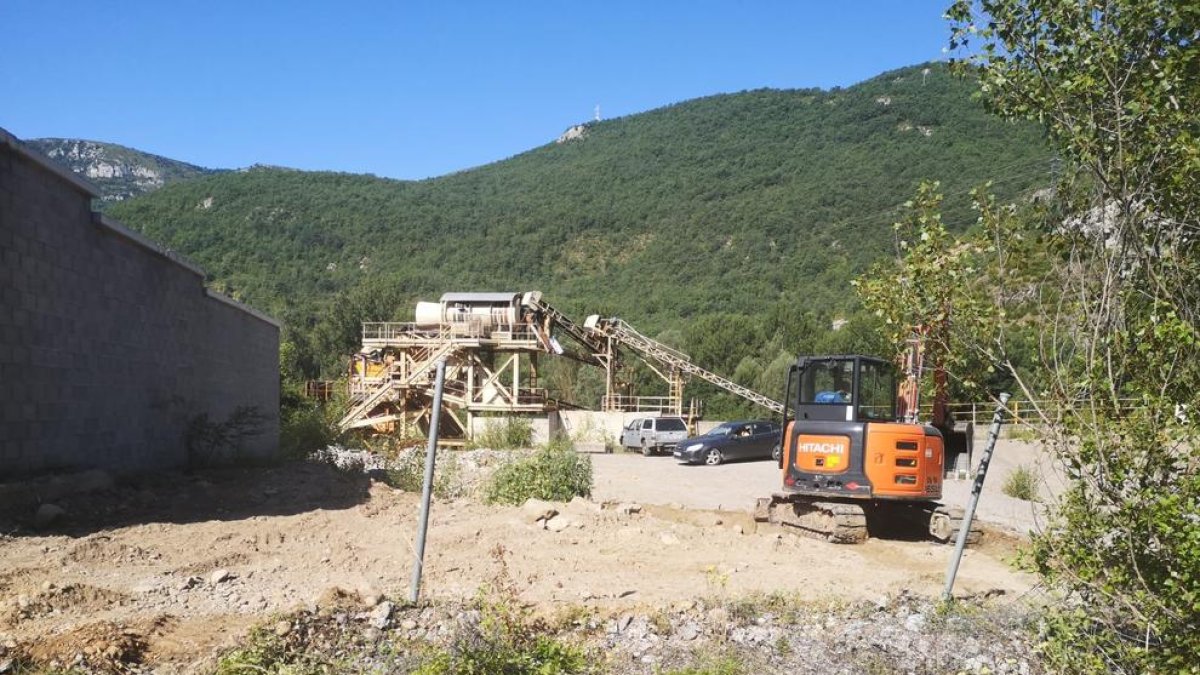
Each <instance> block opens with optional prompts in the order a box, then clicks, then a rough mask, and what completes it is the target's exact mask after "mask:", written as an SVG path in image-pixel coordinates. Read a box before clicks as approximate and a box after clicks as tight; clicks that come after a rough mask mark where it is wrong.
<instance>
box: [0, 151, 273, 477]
mask: <svg viewBox="0 0 1200 675" xmlns="http://www.w3.org/2000/svg"><path fill="white" fill-rule="evenodd" d="M94 195H95V192H94V188H91V186H90V185H88V184H87V183H85V182H83V181H82V180H80V179H78V178H76V177H74V176H73V175H72V174H70V173H69V172H67V171H66V170H65V169H59V168H58V167H57V166H56V165H53V164H52V163H50V160H48V159H46V158H44V157H41V156H40V155H37V154H36V152H35V151H32V150H28V149H26V148H24V146H22V145H21V144H20V142H19V141H17V140H16V139H15V138H13V137H12V136H11V135H10V134H8V133H7V132H5V131H4V130H2V129H0V480H4V479H6V478H10V477H15V476H21V475H27V474H35V473H41V472H46V471H53V470H74V469H87V468H104V469H109V470H115V471H130V470H145V469H159V468H167V467H177V466H181V465H183V464H185V463H187V462H188V459H189V458H188V456H187V450H186V443H185V436H186V433H187V429H188V426H189V424H190V423H191V422H192V420H194V419H196V418H197V417H198V416H200V415H207V416H208V417H209V419H210V420H213V421H216V422H221V421H224V420H226V419H227V418H228V416H229V415H230V413H232V412H233V411H234V410H235V409H237V408H238V407H240V406H251V407H254V408H257V409H258V411H259V412H260V413H261V414H263V415H264V416H265V417H266V418H267V419H266V420H265V422H264V424H263V425H262V427H261V432H262V433H261V434H260V435H258V436H255V437H254V438H252V439H250V440H249V442H247V443H246V444H245V445H244V447H243V448H242V449H243V450H244V451H245V452H246V453H247V454H249V455H252V456H258V457H263V456H268V455H271V454H273V453H274V452H276V451H277V448H278V438H279V422H278V410H279V324H278V323H277V322H275V321H274V320H272V319H270V318H269V317H266V316H264V315H262V314H259V313H258V312H255V311H253V310H251V309H249V308H247V307H244V306H241V305H238V304H237V303H234V302H232V301H230V300H228V299H225V298H223V297H221V296H218V295H216V294H214V293H211V292H209V291H207V290H206V289H205V288H204V283H203V282H204V275H203V272H202V271H201V270H199V269H197V268H196V267H195V266H193V265H190V264H188V263H186V262H185V261H181V260H178V259H176V258H175V257H174V256H172V255H171V254H170V253H168V252H166V251H165V250H163V249H161V248H159V247H158V246H156V245H155V244H153V243H151V242H149V241H146V240H145V239H144V238H142V237H141V236H140V235H138V234H136V233H133V232H130V231H128V230H126V229H125V228H123V227H122V226H121V225H120V224H119V223H115V222H113V221H111V220H109V219H107V218H105V217H102V216H100V215H99V214H96V213H93V212H92V210H91V200H92V197H93V196H94Z"/></svg>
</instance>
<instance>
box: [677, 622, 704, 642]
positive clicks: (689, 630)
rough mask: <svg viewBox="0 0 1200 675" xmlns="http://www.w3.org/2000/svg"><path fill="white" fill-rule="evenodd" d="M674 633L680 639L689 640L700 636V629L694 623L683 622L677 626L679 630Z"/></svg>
mask: <svg viewBox="0 0 1200 675" xmlns="http://www.w3.org/2000/svg"><path fill="white" fill-rule="evenodd" d="M676 635H678V636H679V639H680V640H683V641H685V642H691V641H692V640H695V639H696V638H698V637H700V629H699V628H697V627H696V624H694V623H685V624H683V626H681V627H680V628H679V631H678V632H677V633H676Z"/></svg>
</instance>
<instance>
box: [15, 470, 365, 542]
mask: <svg viewBox="0 0 1200 675" xmlns="http://www.w3.org/2000/svg"><path fill="white" fill-rule="evenodd" d="M370 485H371V479H370V477H368V476H367V475H365V474H363V473H362V472H361V471H355V472H351V471H339V470H338V469H337V468H336V467H334V466H332V465H329V464H325V463H319V462H289V463H285V464H280V465H276V466H267V467H238V468H222V469H207V470H203V471H195V472H189V473H178V472H172V473H154V474H143V475H139V476H132V477H128V478H123V479H121V480H118V481H116V482H115V484H112V483H110V484H109V485H107V486H104V487H103V488H102V489H98V490H79V491H75V492H74V493H72V492H70V491H67V492H65V493H64V492H63V491H59V494H52V493H51V492H50V491H49V490H47V484H46V483H45V482H44V481H43V482H42V483H33V482H31V483H27V484H20V483H10V484H5V485H0V488H3V490H2V492H3V493H4V494H3V497H4V498H3V499H0V534H3V535H8V536H13V537H20V536H45V535H47V534H61V535H67V536H73V537H80V536H86V535H88V534H91V533H93V532H97V531H101V530H108V529H113V528H119V527H127V526H131V525H142V524H148V523H194V522H203V521H209V520H218V521H233V520H245V519H247V518H253V517H255V516H287V515H294V514H298V513H305V512H308V511H315V510H339V509H348V508H352V507H354V506H357V505H359V504H362V503H364V502H366V501H367V499H368V498H369V489H370ZM47 503H50V504H53V506H55V507H58V508H60V509H62V510H63V511H64V512H65V513H63V514H62V515H61V516H60V517H58V518H56V519H54V521H53V522H52V523H51V524H49V525H46V526H43V527H41V528H37V527H35V520H36V514H37V512H38V509H39V508H40V507H41V506H42V505H43V504H47Z"/></svg>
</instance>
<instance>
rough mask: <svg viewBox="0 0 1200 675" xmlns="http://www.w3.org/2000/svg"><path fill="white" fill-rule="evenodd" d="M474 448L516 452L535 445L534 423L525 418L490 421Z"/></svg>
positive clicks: (476, 439)
mask: <svg viewBox="0 0 1200 675" xmlns="http://www.w3.org/2000/svg"><path fill="white" fill-rule="evenodd" d="M472 445H473V446H475V447H479V448H489V449H491V450H516V449H519V448H528V447H530V446H532V445H533V423H532V422H530V421H529V420H528V419H525V418H524V417H505V418H504V419H498V420H490V421H488V423H487V425H486V426H485V427H484V429H483V433H481V434H479V435H478V437H476V438H475V441H474V443H472Z"/></svg>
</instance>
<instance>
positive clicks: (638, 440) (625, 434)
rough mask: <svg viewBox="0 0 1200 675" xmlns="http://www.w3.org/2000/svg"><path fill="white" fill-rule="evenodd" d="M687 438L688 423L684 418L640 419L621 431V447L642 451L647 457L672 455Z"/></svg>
mask: <svg viewBox="0 0 1200 675" xmlns="http://www.w3.org/2000/svg"><path fill="white" fill-rule="evenodd" d="M687 437H688V428H687V423H686V422H684V421H683V418H682V417H639V418H637V419H635V420H633V421H632V422H630V423H629V424H626V425H625V428H624V429H622V430H621V447H623V448H625V449H626V450H641V451H642V454H643V455H646V456H647V457H649V456H650V455H653V454H656V453H662V452H665V453H667V454H671V453H672V452H674V451H675V447H676V446H677V445H679V444H680V443H681V442H683V441H684V440H685V439H687Z"/></svg>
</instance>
